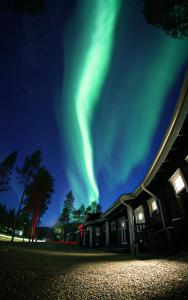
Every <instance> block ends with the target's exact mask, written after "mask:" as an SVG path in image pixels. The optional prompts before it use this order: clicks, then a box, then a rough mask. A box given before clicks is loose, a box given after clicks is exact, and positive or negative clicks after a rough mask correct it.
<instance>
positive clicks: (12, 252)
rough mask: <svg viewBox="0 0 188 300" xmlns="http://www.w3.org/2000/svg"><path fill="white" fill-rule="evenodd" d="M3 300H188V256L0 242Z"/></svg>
mask: <svg viewBox="0 0 188 300" xmlns="http://www.w3.org/2000/svg"><path fill="white" fill-rule="evenodd" d="M0 299H3V300H6V299H9V300H12V299H18V300H19V299H52V300H55V299H57V300H60V299H62V300H64V299H71V300H81V299H83V300H98V299H101V300H113V299H114V300H118V299H122V300H123V299H135V300H138V299H139V300H145V299H178V300H181V299H188V253H181V255H179V256H177V255H176V256H170V257H168V258H160V259H159V258H158V259H154V258H151V257H148V256H145V257H139V258H137V259H134V258H132V257H131V256H130V255H128V254H117V253H109V252H104V251H98V250H85V249H80V248H79V247H77V246H75V247H68V246H62V245H53V244H51V245H50V244H40V245H39V244H38V245H31V246H30V245H28V244H26V243H25V244H21V243H14V245H10V243H5V242H4V243H3V242H2V243H0Z"/></svg>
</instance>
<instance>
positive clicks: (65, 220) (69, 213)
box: [58, 191, 75, 239]
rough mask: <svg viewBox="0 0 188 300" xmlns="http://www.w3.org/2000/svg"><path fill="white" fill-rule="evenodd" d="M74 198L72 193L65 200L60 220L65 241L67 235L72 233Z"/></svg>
mask: <svg viewBox="0 0 188 300" xmlns="http://www.w3.org/2000/svg"><path fill="white" fill-rule="evenodd" d="M74 213H75V210H74V196H73V193H72V191H70V192H69V193H68V194H67V195H66V198H65V200H64V205H63V210H62V213H61V215H60V217H59V219H58V222H59V223H61V224H62V230H63V235H64V239H66V237H67V234H68V233H70V232H71V231H72V228H73V223H74Z"/></svg>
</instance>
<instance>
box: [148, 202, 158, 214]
mask: <svg viewBox="0 0 188 300" xmlns="http://www.w3.org/2000/svg"><path fill="white" fill-rule="evenodd" d="M148 207H149V212H150V216H152V215H153V214H154V213H156V212H157V213H158V212H159V209H158V206H157V201H156V200H155V199H153V198H150V199H149V200H148Z"/></svg>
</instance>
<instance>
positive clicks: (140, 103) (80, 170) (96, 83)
mask: <svg viewBox="0 0 188 300" xmlns="http://www.w3.org/2000/svg"><path fill="white" fill-rule="evenodd" d="M52 2H53V3H52ZM45 3H46V10H45V11H44V12H42V13H40V14H38V15H35V16H34V15H27V14H18V13H15V12H8V13H1V14H0V38H1V44H0V104H1V109H0V128H1V131H0V141H1V144H0V160H2V159H3V158H4V157H5V156H6V155H8V154H9V153H10V152H11V151H13V150H15V149H17V150H18V151H19V153H18V160H17V165H19V166H20V165H21V164H22V163H23V160H24V157H25V156H26V155H28V154H30V153H32V152H33V151H35V150H36V149H38V148H41V150H42V154H43V163H44V165H45V166H46V167H47V168H48V169H49V170H50V171H51V173H52V174H53V176H54V178H55V193H54V194H53V197H52V202H51V204H50V206H49V209H48V211H47V212H46V214H45V215H44V217H43V219H42V225H44V226H51V225H53V224H54V222H55V220H56V219H57V217H58V216H59V214H60V211H61V209H62V206H63V201H64V198H65V195H66V194H67V193H68V192H69V191H70V190H72V191H73V194H74V196H75V206H76V207H78V206H80V205H81V204H82V203H84V204H85V205H86V206H87V205H89V203H91V202H92V201H95V200H96V201H99V202H100V204H101V205H102V207H103V210H105V209H107V208H108V207H109V206H110V205H111V204H112V203H113V202H114V201H115V200H116V199H117V197H118V196H119V195H120V194H122V193H129V192H132V191H134V190H135V189H136V187H137V186H138V185H139V184H140V183H141V182H142V180H143V178H144V176H145V175H146V173H147V171H148V169H149V167H150V165H151V163H152V162H153V159H154V157H155V155H156V153H157V151H158V149H159V146H160V143H161V141H162V138H163V136H164V134H165V132H166V129H167V127H168V125H169V121H170V119H171V117H172V114H173V111H174V108H175V105H176V103H177V99H178V95H179V92H180V89H181V85H182V81H183V78H184V75H185V70H186V67H187V64H188V55H187V54H188V40H175V39H172V38H170V37H168V36H167V35H165V34H164V33H163V32H162V31H160V30H159V29H157V28H154V27H152V26H150V25H148V24H147V23H146V21H145V19H144V16H143V14H142V11H141V10H142V1H141V0H138V1H135V2H134V1H130V0H89V1H85V0H64V1H63V0H61V1H60V0H54V1H50V0H46V1H45ZM21 191H22V189H21V186H20V185H19V184H18V182H17V180H16V178H15V176H13V178H12V189H11V191H9V192H6V193H4V192H3V193H1V194H0V201H1V202H3V203H6V204H7V206H8V207H10V208H12V207H17V206H18V203H19V198H20V195H21Z"/></svg>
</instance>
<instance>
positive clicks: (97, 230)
mask: <svg viewBox="0 0 188 300" xmlns="http://www.w3.org/2000/svg"><path fill="white" fill-rule="evenodd" d="M95 234H96V236H100V227H99V226H97V227H96V228H95Z"/></svg>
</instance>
